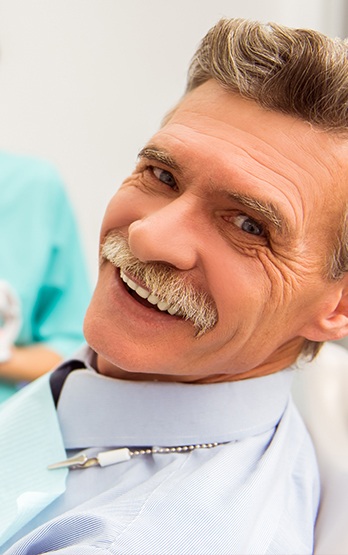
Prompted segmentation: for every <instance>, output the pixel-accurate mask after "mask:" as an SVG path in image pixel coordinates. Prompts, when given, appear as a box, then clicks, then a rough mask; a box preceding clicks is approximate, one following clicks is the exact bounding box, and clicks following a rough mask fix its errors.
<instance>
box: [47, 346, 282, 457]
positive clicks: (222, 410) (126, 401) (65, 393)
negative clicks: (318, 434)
mask: <svg viewBox="0 0 348 555" xmlns="http://www.w3.org/2000/svg"><path fill="white" fill-rule="evenodd" d="M76 360H77V357H75V358H74V368H76ZM80 362H81V368H82V369H81V370H76V371H74V372H70V373H69V374H68V376H67V378H66V380H65V383H64V385H63V388H62V391H61V394H60V397H59V402H58V408H57V411H58V418H59V421H60V425H61V431H62V435H63V440H64V445H65V447H66V448H67V449H79V448H81V449H82V448H87V447H120V446H129V447H132V446H153V445H165V446H169V447H170V446H174V445H189V444H193V443H194V444H197V443H211V442H225V441H234V440H241V439H244V438H246V437H248V436H253V435H256V434H260V433H262V432H265V431H267V430H270V429H272V428H273V427H274V426H276V424H277V423H278V422H279V420H280V418H281V416H282V414H283V412H284V410H285V407H286V405H287V402H288V398H289V391H290V387H291V381H292V375H293V372H292V371H290V370H283V371H281V372H277V373H275V374H271V375H269V376H263V377H261V378H253V379H248V380H241V381H236V382H224V383H217V384H204V385H203V384H183V383H172V382H171V383H169V382H154V381H151V382H150V381H144V382H138V381H128V380H118V379H114V378H108V377H105V376H102V375H100V374H98V373H97V372H96V371H95V370H93V368H92V366H91V364H93V351H91V349H85V350H84V351H82V352H81V357H80ZM67 364H68V363H65V364H64V365H63V366H62V367H61V369H63V368H64V369H65V370H66V368H67ZM83 367H84V368H83ZM59 370H60V369H59V368H58V370H57V371H58V372H59Z"/></svg>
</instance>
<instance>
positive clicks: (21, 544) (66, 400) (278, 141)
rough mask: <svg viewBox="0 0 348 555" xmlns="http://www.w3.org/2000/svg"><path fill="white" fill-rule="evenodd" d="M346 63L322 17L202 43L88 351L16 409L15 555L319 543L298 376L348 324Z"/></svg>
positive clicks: (89, 334)
mask: <svg viewBox="0 0 348 555" xmlns="http://www.w3.org/2000/svg"><path fill="white" fill-rule="evenodd" d="M347 70H348V61H347V46H345V45H344V43H341V42H339V41H333V40H330V39H328V38H326V37H324V36H322V35H320V34H319V33H316V32H312V31H307V30H291V29H288V28H286V27H281V26H277V25H273V24H272V25H261V24H258V23H254V22H248V21H244V20H222V21H220V22H219V23H218V24H217V25H216V26H215V27H214V28H213V29H212V30H211V31H210V32H209V33H208V34H207V36H206V37H205V38H204V39H203V41H202V43H201V45H200V47H199V48H198V51H197V53H196V54H195V56H194V58H193V61H192V64H191V67H190V71H189V78H188V86H187V90H186V93H185V95H184V96H183V98H182V99H181V101H180V102H179V103H178V104H177V106H175V107H174V109H173V110H172V111H171V112H170V113H169V114H168V115H167V116H166V118H165V120H164V122H163V126H162V127H161V129H160V130H159V131H158V132H157V133H156V134H155V135H154V136H153V137H152V138H151V140H150V141H149V142H148V143H147V144H146V145H145V146H144V148H143V149H142V150H141V152H140V154H139V161H138V163H137V166H136V168H135V171H134V172H133V173H132V175H131V176H130V177H128V178H127V179H126V181H125V182H124V183H123V184H122V186H121V188H120V189H119V191H118V192H117V193H116V194H115V196H114V197H113V198H112V200H111V202H110V204H109V206H108V208H107V210H106V214H105V218H104V221H103V224H102V229H101V250H100V253H101V256H100V271H99V279H98V283H97V286H96V290H95V293H94V296H93V299H92V302H91V304H90V307H89V309H88V312H87V316H86V320H85V336H86V339H87V343H88V345H89V346H88V347H87V348H86V349H85V350H84V351H83V352H82V353H80V355H79V356H77V357H76V359H74V360H72V361H68V362H66V363H65V364H64V365H63V366H61V367H60V368H58V369H57V370H56V371H55V372H54V373H53V374H52V376H51V378H50V382H48V381H47V380H46V381H45V380H44V379H43V378H41V379H40V381H39V382H35V383H34V384H32V385H31V386H29V387H28V388H27V389H26V390H25V391H24V392H22V395H23V397H22V398H21V399H18V398H17V404H16V405H15V403H16V398H15V399H14V400H13V401H12V403H11V404H10V403H9V405H8V407H7V410H8V411H10V409H12V413H14V412H16V415H18V407H19V406H21V410H22V411H24V408H23V407H27V409H26V413H25V414H26V417H24V416H23V417H22V418H21V419H20V422H19V423H18V424H17V426H16V429H15V432H16V436H17V438H19V437H20V434H21V433H22V436H23V437H25V438H26V442H24V443H26V445H27V452H26V453H25V452H24V453H23V451H22V453H21V456H22V460H23V458H24V459H25V456H27V459H25V460H28V461H29V459H30V460H31V458H32V455H31V453H33V452H34V453H35V454H36V459H35V465H34V466H33V468H35V472H36V473H39V474H40V475H39V477H37V478H35V479H37V484H38V485H37V486H36V487H34V486H33V480H34V478H33V474H32V475H31V476H30V475H29V476H28V477H26V476H24V475H22V474H23V471H21V475H20V477H19V478H18V479H17V482H18V480H19V481H21V482H23V484H24V483H25V481H26V480H27V482H28V485H27V486H26V489H25V487H24V486H21V488H20V490H21V491H20V492H19V493H17V505H16V507H17V513H16V511H15V510H14V509H13V506H14V505H12V509H11V510H12V512H13V513H16V514H15V516H13V517H12V518H11V519H9V522H8V523H7V524H6V529H5V530H4V532H3V536H2V537H3V542H6V548H4V549H5V552H6V553H8V554H9V555H10V554H11V555H14V554H18V555H19V554H21V555H24V554H29V553H30V554H31V555H34V554H39V553H50V552H52V553H53V552H54V553H60V554H72V553H73V554H74V555H76V554H77V553H78V554H79V555H84V554H86V555H87V554H88V555H90V554H98V555H99V554H100V555H101V554H106V553H108V554H110V553H115V554H121V553H122V554H125V555H131V554H134V555H160V554H161V555H163V554H166V555H202V554H204V555H207V554H214V555H216V554H218V555H220V554H226V555H227V554H228V555H231V554H233V553H235V554H252V553H257V554H261V553H267V554H282V555H284V554H294V553H296V554H308V553H312V550H313V530H314V525H315V521H316V515H317V511H318V505H319V495H320V491H319V490H320V487H319V477H318V470H317V466H316V460H315V455H314V451H313V448H312V444H311V441H310V438H309V437H308V435H307V432H306V430H305V427H304V425H303V423H302V421H301V419H300V417H299V415H298V413H297V411H296V409H295V407H294V405H293V403H292V401H291V397H290V393H289V390H290V385H291V378H292V374H293V368H294V367H295V365H296V362H297V361H298V359H299V357H301V359H304V358H306V359H310V358H311V357H313V356H314V355H315V354H316V353H317V351H318V349H319V347H320V344H321V343H322V342H323V341H326V340H330V339H338V338H342V337H343V336H345V335H346V334H347V333H348V301H347V291H348V289H347V283H348V278H347V275H346V274H345V272H346V269H347V260H348V259H347V247H346V244H347V243H346V234H347V231H346V224H345V214H346V206H347V199H348V185H347V172H348V161H347V160H348V141H347V124H348V118H347V99H348V86H347V85H348V77H347V75H348V71H347ZM30 388H31V389H30ZM51 393H52V395H53V398H54V399H55V403H56V407H57V408H56V409H55V408H54V406H53V402H52V406H51V405H50V404H49V403H50V400H51ZM19 401H21V405H19ZM43 402H45V403H46V405H45V411H46V413H45V414H46V418H45V422H44V423H43V429H42V430H41V432H40V433H38V434H37V436H35V438H33V439H32V440H31V441H29V440H28V433H29V434H34V432H35V433H36V432H37V430H38V427H39V423H38V418H36V417H35V414H34V412H35V407H36V403H37V404H39V403H41V405H42V403H43ZM33 407H34V408H33ZM5 409H6V405H5ZM5 409H4V410H5ZM15 409H16V411H15ZM30 415H32V416H30ZM30 418H32V419H33V420H34V421H35V423H36V427H34V426H30V432H29V431H28V430H29V426H28V422H24V421H25V420H26V419H29V420H30ZM35 418H36V420H35ZM40 418H41V421H42V419H43V418H42V415H41V417H40ZM54 419H55V420H54ZM44 426H46V427H48V430H47V431H45V430H44ZM33 430H34V431H33ZM45 434H46V435H45ZM13 435H15V434H14V432H13V429H12V436H11V437H13ZM19 441H20V439H19ZM19 445H21V446H22V445H23V440H22V442H21V443H19ZM40 446H41V447H40ZM63 446H64V449H65V451H64V450H63ZM40 449H41V450H40ZM59 449H60V451H59ZM38 453H40V456H39V455H38ZM14 458H15V457H14ZM29 462H30V461H29ZM29 462H28V464H29ZM12 465H15V462H14V463H12ZM22 467H23V462H22ZM33 472H34V471H33ZM14 473H15V468H12V472H9V473H8V476H7V481H8V483H10V484H12V482H11V475H12V474H14ZM35 476H36V474H35ZM40 480H41V481H40ZM11 487H12V486H11ZM18 488H19V486H18ZM45 488H46V489H47V491H48V490H49V493H47V494H46V490H45ZM12 489H15V488H14V487H13V488H12ZM23 490H24V491H23ZM18 500H19V501H18ZM35 501H36V508H35V510H34V509H33V506H34V505H35ZM23 506H25V508H26V509H27V511H26V512H25V511H23V510H22V512H21V508H23ZM24 513H25V516H23V514H24ZM16 522H17V524H16Z"/></svg>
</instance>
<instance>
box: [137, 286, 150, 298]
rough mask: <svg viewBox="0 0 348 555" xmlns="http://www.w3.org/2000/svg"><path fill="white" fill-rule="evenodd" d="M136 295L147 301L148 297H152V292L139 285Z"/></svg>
mask: <svg viewBox="0 0 348 555" xmlns="http://www.w3.org/2000/svg"><path fill="white" fill-rule="evenodd" d="M135 292H136V294H137V295H139V297H141V298H142V299H147V298H148V296H149V295H150V292H149V291H148V290H147V289H144V288H143V287H140V285H138V287H137V288H136V290H135Z"/></svg>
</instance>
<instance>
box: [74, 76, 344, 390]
mask: <svg viewBox="0 0 348 555" xmlns="http://www.w3.org/2000/svg"><path fill="white" fill-rule="evenodd" d="M344 150H345V153H344ZM346 156H347V148H346V146H345V143H344V142H343V141H342V140H339V139H337V138H335V137H333V136H330V135H329V134H328V133H324V132H320V131H317V130H313V129H311V128H310V126H309V125H307V124H306V123H304V122H302V121H299V120H296V119H295V118H292V117H290V116H286V115H283V114H280V113H275V112H271V111H266V110H264V109H262V108H260V107H258V106H257V105H256V104H255V103H254V102H251V101H246V100H243V99H241V98H240V97H239V96H237V95H232V94H231V93H228V92H226V91H224V90H223V89H222V88H221V87H220V86H219V85H218V84H216V83H215V82H213V81H210V82H208V83H205V84H204V85H202V86H201V87H199V88H198V89H196V90H195V91H193V92H192V93H190V94H189V95H187V96H186V97H185V98H184V100H183V101H182V102H181V103H180V105H179V106H178V108H177V109H176V111H175V112H174V113H173V114H172V115H171V117H170V119H169V121H167V122H166V124H165V125H164V127H162V129H161V130H160V131H159V132H158V133H156V135H154V137H153V138H152V139H151V140H150V141H149V142H148V144H147V145H146V146H145V148H144V149H143V151H142V152H141V153H140V157H139V162H138V165H137V167H136V169H135V171H134V173H133V174H132V175H131V176H130V177H129V178H127V179H126V180H125V182H124V183H123V185H122V186H121V188H120V189H119V191H118V192H117V193H116V194H115V196H114V197H113V198H112V200H111V202H110V204H109V206H108V208H107V210H106V214H105V217H104V221H103V224H102V229H101V243H103V242H104V241H105V238H106V237H107V236H108V234H110V233H114V232H117V233H118V234H121V236H122V237H124V238H125V239H126V250H127V249H128V248H129V251H130V254H131V255H132V256H133V257H134V258H135V259H136V260H137V261H138V260H139V261H141V262H142V263H145V265H146V264H147V263H155V266H154V267H155V271H156V267H157V266H156V264H157V263H160V266H161V267H162V266H163V267H164V268H165V269H168V271H169V272H170V273H172V274H174V275H175V279H176V278H178V281H179V284H180V283H181V282H182V283H183V284H185V286H186V285H187V284H189V286H190V287H191V289H193V290H194V291H197V292H198V298H203V296H205V297H206V298H207V299H208V300H209V303H210V307H212V308H213V310H214V311H215V320H214V322H213V324H211V325H210V328H209V329H208V330H207V331H206V330H203V332H199V329H198V328H197V326H196V327H195V325H194V322H193V321H192V320H191V319H189V320H184V319H183V318H182V317H180V316H177V315H170V314H168V313H167V312H165V311H160V310H158V308H155V307H154V306H153V305H151V304H150V303H149V302H147V301H144V299H143V298H142V297H140V296H139V295H137V293H134V292H131V290H130V289H129V287H128V286H126V284H125V283H124V280H123V279H122V278H121V277H120V271H119V269H118V268H115V266H114V265H113V264H112V263H111V262H109V261H108V260H104V261H103V262H102V263H101V267H100V272H99V279H98V283H97V287H96V290H95V293H94V296H93V299H92V302H91V305H90V308H89V310H88V312H87V316H86V321H85V334H86V338H87V341H88V342H89V344H90V345H91V346H92V347H93V348H94V349H95V350H96V351H97V353H99V358H98V364H99V369H100V371H101V372H102V373H105V374H108V375H112V376H116V377H117V376H120V377H128V378H132V377H133V378H138V379H139V378H140V379H148V378H159V379H172V380H177V381H199V380H201V381H218V380H229V379H240V378H245V377H249V376H257V375H262V374H265V373H269V372H273V371H276V370H279V369H281V368H284V367H286V366H287V365H288V364H290V363H292V362H293V361H294V360H295V358H296V356H297V355H298V353H299V352H300V349H301V346H302V344H303V341H304V338H308V339H312V340H318V341H321V340H323V339H326V337H323V332H322V329H321V327H320V322H321V320H322V318H324V315H326V314H329V313H330V311H332V310H333V309H334V305H335V303H336V292H337V284H336V283H331V282H329V281H328V280H327V279H325V278H324V266H325V261H326V256H327V253H328V252H329V250H330V244H332V241H333V237H334V233H335V231H336V229H337V225H338V221H339V217H340V213H341V211H342V206H343V202H344V199H345V193H344V186H343V181H344V179H343V175H344V171H346V169H347V168H346V162H344V160H345V159H346ZM124 271H125V275H126V281H127V280H129V279H130V280H131V284H134V283H135V284H136V286H137V285H139V286H141V288H142V290H144V289H145V293H142V295H143V296H146V295H147V293H148V292H149V293H150V294H152V293H153V291H151V288H152V286H151V283H152V282H151V278H149V279H150V281H148V282H146V284H145V282H144V281H143V278H142V277H139V275H141V274H139V275H137V276H136V275H135V274H134V270H130V269H129V267H128V269H126V270H124ZM165 279H166V278H164V280H165ZM180 280H181V281H180ZM132 286H133V288H134V285H132ZM171 287H172V286H171ZM139 291H141V290H139ZM161 300H162V301H164V300H167V298H166V299H161ZM183 302H184V301H183ZM198 304H199V303H198Z"/></svg>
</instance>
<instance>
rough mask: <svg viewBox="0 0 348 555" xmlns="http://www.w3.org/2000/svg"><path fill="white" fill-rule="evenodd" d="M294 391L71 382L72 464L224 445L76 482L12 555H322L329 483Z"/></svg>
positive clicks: (147, 458)
mask: <svg viewBox="0 0 348 555" xmlns="http://www.w3.org/2000/svg"><path fill="white" fill-rule="evenodd" d="M88 356H90V353H89V354H88ZM87 358H88V357H87ZM85 363H86V359H85ZM87 366H88V364H87ZM291 380H292V371H290V370H286V371H283V372H279V373H277V374H273V375H270V376H265V377H262V378H255V379H250V380H244V381H239V382H231V383H221V384H209V385H192V384H178V383H163V382H129V381H123V380H115V379H111V378H106V377H103V376H101V375H99V374H97V373H96V372H94V371H93V369H91V368H90V367H88V368H87V369H85V370H75V371H73V372H71V373H70V374H69V375H68V378H67V380H66V381H65V383H64V386H63V389H62V393H61V396H60V399H59V404H58V417H59V422H60V426H61V430H62V434H63V439H64V444H65V447H66V449H67V454H68V456H71V455H73V454H75V453H76V452H79V451H81V450H84V451H85V452H86V453H87V454H89V455H95V454H96V453H98V452H100V451H101V450H104V449H110V448H115V447H123V446H128V447H144V446H146V447H147V446H154V445H165V446H179V445H189V444H202V443H209V442H223V445H219V446H218V447H215V448H213V449H195V450H193V451H190V452H185V453H170V454H153V455H143V456H137V457H133V458H132V459H131V460H130V461H127V462H123V463H121V464H116V465H113V466H108V467H105V468H100V467H91V468H88V469H80V470H71V471H70V473H69V477H68V483H67V490H66V492H65V494H64V495H62V496H61V497H60V498H58V499H57V500H56V501H55V502H53V503H52V504H51V505H50V506H49V507H47V508H46V509H45V510H44V511H43V512H42V513H40V514H39V515H38V516H37V517H36V518H35V519H34V520H33V521H31V522H30V523H29V524H28V525H27V526H26V527H25V528H24V529H22V530H21V531H20V532H19V533H17V536H16V537H15V538H14V539H12V540H11V541H10V542H9V543H8V544H7V550H5V553H6V555H24V554H26V555H29V554H30V555H36V554H42V553H51V552H52V553H59V554H62V555H63V554H64V555H106V554H107V555H111V554H114V555H116V554H117V555H210V554H212V555H232V554H238V555H241V554H257V555H261V554H264V553H267V554H274V555H276V554H277V555H286V554H291V555H294V554H296V555H301V554H310V553H312V551H313V529H314V523H315V519H316V514H317V510H318V503H319V476H318V471H317V465H316V460H315V455H314V451H313V448H312V444H311V441H310V439H309V437H308V434H307V432H306V430H305V428H304V425H303V423H302V420H301V418H300V417H299V415H298V413H297V410H296V408H295V406H294V405H293V402H292V401H291V398H290V393H289V391H290V386H291ZM53 472H54V471H53ZM25 534H27V535H25ZM23 536H24V537H23ZM15 540H18V542H17V543H15V544H14V541H15ZM13 544H14V545H13ZM9 546H12V547H9Z"/></svg>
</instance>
